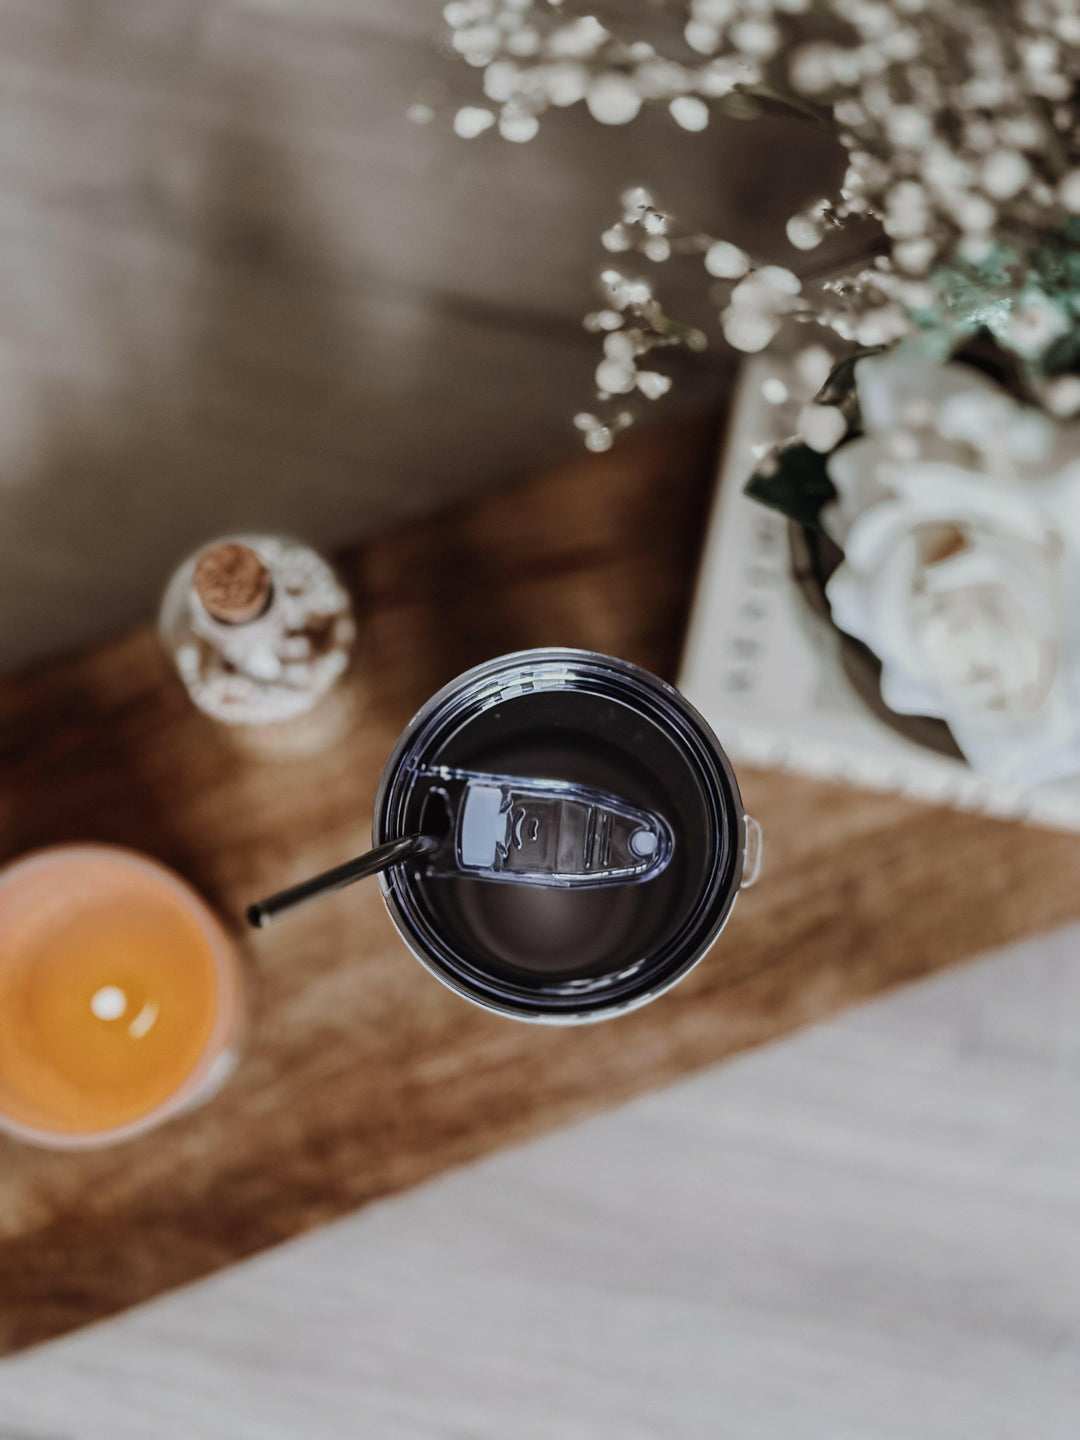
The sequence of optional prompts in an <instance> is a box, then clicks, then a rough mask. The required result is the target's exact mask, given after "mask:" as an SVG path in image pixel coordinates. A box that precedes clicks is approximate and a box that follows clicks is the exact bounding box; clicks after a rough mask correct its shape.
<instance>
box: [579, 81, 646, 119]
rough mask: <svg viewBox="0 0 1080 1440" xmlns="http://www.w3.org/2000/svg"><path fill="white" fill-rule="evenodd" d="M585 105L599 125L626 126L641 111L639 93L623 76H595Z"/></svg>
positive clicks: (586, 96) (590, 84)
mask: <svg viewBox="0 0 1080 1440" xmlns="http://www.w3.org/2000/svg"><path fill="white" fill-rule="evenodd" d="M585 103H586V104H587V105H588V107H589V113H590V114H591V115H592V117H593V119H594V120H599V122H600V124H601V125H627V124H629V122H630V121H631V120H633V119H634V118H635V117H636V116H637V113H638V111H639V110H640V109H641V92H640V91H639V90H638V89H637V87H636V86H635V85H634V84H633V82H632V81H630V80H628V79H627V77H626V76H625V75H597V76H596V78H595V79H594V80H592V81H590V83H589V88H588V91H587V92H586V95H585Z"/></svg>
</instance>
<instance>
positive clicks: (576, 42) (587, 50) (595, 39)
mask: <svg viewBox="0 0 1080 1440" xmlns="http://www.w3.org/2000/svg"><path fill="white" fill-rule="evenodd" d="M607 38H608V32H607V31H606V30H605V29H604V27H603V25H601V24H600V21H599V20H597V18H596V16H595V15H582V16H581V18H580V19H578V20H571V21H569V22H568V23H567V24H566V25H561V26H560V27H559V29H558V30H553V31H552V33H551V34H550V35H549V36H548V41H547V50H548V54H549V55H555V56H559V57H560V58H564V59H571V60H586V59H588V58H589V56H590V55H595V53H596V51H597V50H599V48H600V46H601V45H602V44H603V43H604V41H605V40H606V39H607Z"/></svg>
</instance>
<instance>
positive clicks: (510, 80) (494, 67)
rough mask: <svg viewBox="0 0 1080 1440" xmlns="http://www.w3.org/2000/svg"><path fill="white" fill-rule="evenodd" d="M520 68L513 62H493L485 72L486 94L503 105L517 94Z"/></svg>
mask: <svg viewBox="0 0 1080 1440" xmlns="http://www.w3.org/2000/svg"><path fill="white" fill-rule="evenodd" d="M517 88H518V67H517V66H516V65H515V64H514V62H513V61H512V60H493V61H492V62H491V64H490V65H489V66H488V67H487V69H486V70H485V71H484V94H485V95H486V96H487V97H488V99H489V100H494V101H496V102H497V103H498V104H500V105H501V104H502V103H503V101H504V100H512V99H513V97H514V96H515V95H516V94H517Z"/></svg>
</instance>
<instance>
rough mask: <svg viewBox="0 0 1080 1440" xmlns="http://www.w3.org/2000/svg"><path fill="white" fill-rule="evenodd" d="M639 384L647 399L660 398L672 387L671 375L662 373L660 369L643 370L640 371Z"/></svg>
mask: <svg viewBox="0 0 1080 1440" xmlns="http://www.w3.org/2000/svg"><path fill="white" fill-rule="evenodd" d="M637 386H638V389H639V390H640V391H641V393H642V394H643V395H644V396H645V398H646V400H659V399H660V396H661V395H666V394H667V392H668V391H669V390H670V389H671V377H670V376H668V375H661V374H660V372H659V371H658V370H642V371H640V372H639V373H638V377H637Z"/></svg>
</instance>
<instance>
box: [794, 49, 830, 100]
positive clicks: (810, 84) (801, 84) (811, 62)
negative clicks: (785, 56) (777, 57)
mask: <svg viewBox="0 0 1080 1440" xmlns="http://www.w3.org/2000/svg"><path fill="white" fill-rule="evenodd" d="M832 61H833V47H832V46H831V45H826V44H824V43H823V42H821V41H816V42H814V43H812V44H810V45H801V46H800V47H799V49H798V50H796V51H795V53H794V55H793V56H792V57H791V63H790V64H789V66H788V76H789V78H790V80H791V83H792V85H793V86H794V87H795V89H796V90H797V91H798V92H799V94H800V95H820V94H821V93H822V91H824V90H828V89H829V87H830V86H831V85H832V83H833V66H832Z"/></svg>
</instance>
